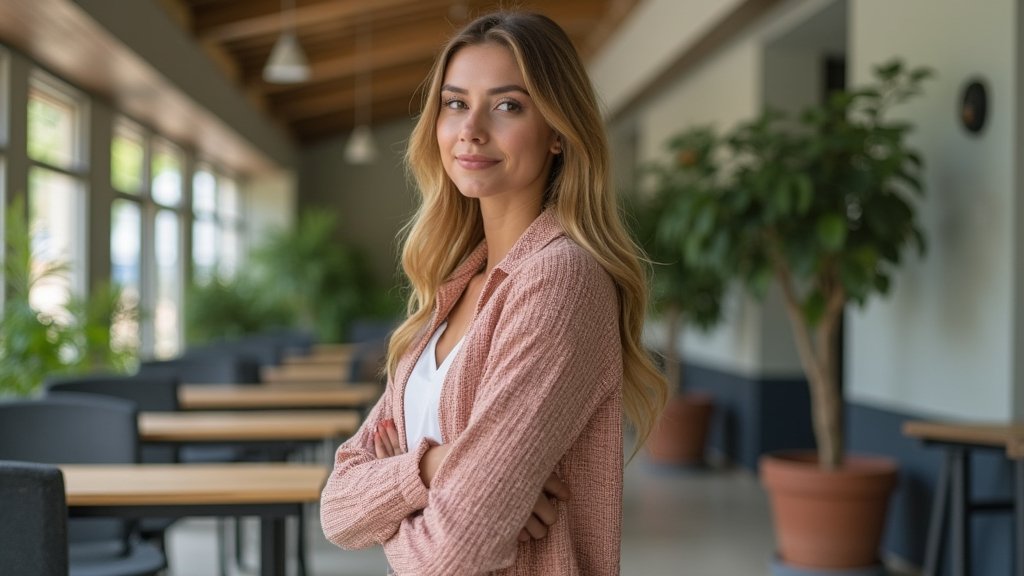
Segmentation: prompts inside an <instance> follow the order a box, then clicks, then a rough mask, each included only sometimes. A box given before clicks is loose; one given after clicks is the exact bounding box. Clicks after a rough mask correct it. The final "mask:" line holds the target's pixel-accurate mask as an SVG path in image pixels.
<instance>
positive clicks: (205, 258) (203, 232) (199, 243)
mask: <svg viewBox="0 0 1024 576" xmlns="http://www.w3.org/2000/svg"><path fill="white" fill-rule="evenodd" d="M216 269H217V223H216V222H214V221H213V220H210V219H202V220H196V221H195V222H193V223H192V273H193V276H194V277H195V280H196V282H198V283H205V282H207V281H209V280H210V279H212V278H213V272H214V270H216Z"/></svg>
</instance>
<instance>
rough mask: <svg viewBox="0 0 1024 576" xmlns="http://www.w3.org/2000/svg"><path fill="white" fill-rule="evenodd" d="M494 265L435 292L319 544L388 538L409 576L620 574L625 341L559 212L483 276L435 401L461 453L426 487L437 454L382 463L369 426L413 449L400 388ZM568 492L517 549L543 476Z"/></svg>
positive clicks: (337, 490) (394, 560)
mask: <svg viewBox="0 0 1024 576" xmlns="http://www.w3.org/2000/svg"><path fill="white" fill-rule="evenodd" d="M486 259H487V248H486V245H485V244H482V245H481V246H480V247H478V248H477V249H476V250H475V251H474V252H473V253H472V254H471V255H470V256H469V257H468V258H467V259H466V261H465V262H463V263H462V264H461V265H460V266H459V267H458V268H457V269H456V271H455V272H454V273H453V274H452V276H451V278H450V279H449V280H448V281H447V282H446V283H445V284H444V285H443V286H442V287H441V288H440V290H439V293H438V296H437V303H436V307H435V310H434V314H433V316H432V318H431V321H430V323H429V326H428V327H427V328H426V330H425V331H424V332H423V333H422V335H421V337H420V338H419V340H418V341H417V343H416V344H415V345H414V346H411V347H410V350H409V352H408V353H407V354H405V355H404V356H403V357H402V358H401V359H400V361H399V363H398V366H397V370H396V373H395V378H394V379H393V380H392V381H389V382H388V386H387V389H386V390H385V393H384V395H383V396H382V398H381V400H380V401H379V402H378V403H377V405H376V406H375V407H374V409H373V410H372V411H371V412H370V414H369V415H368V417H367V419H366V422H364V424H363V426H362V427H361V428H360V430H359V431H358V432H357V434H356V435H355V436H353V437H352V438H351V439H349V440H348V441H347V442H345V443H344V444H343V445H342V446H341V447H340V448H339V449H338V451H337V453H336V457H335V464H334V470H333V472H332V474H331V475H330V477H329V478H328V481H327V484H326V486H325V488H324V491H323V495H322V497H321V524H322V526H323V530H324V534H325V535H326V536H327V538H328V539H329V540H330V541H332V542H334V543H335V544H337V545H339V546H342V547H345V548H361V547H367V546H372V545H375V544H383V545H384V551H385V553H386V554H387V557H388V561H389V563H390V565H391V567H392V568H393V569H394V571H395V573H396V574H398V575H399V576H432V575H437V576H458V575H463V574H466V575H470V574H487V573H496V574H502V575H505V574H515V575H531V576H536V575H543V576H560V575H586V576H601V575H607V574H618V570H619V546H620V534H621V521H622V430H621V425H622V344H621V340H620V336H619V322H618V318H619V314H618V298H617V292H616V289H615V286H614V284H613V282H612V280H611V278H610V277H609V276H608V274H607V273H606V272H605V271H604V270H603V269H602V268H601V266H600V265H599V264H598V263H597V261H596V260H595V259H594V258H593V257H592V256H590V254H589V253H587V252H586V251H585V250H583V249H582V248H581V247H579V246H577V245H576V244H575V243H574V242H572V241H571V240H570V239H569V238H567V237H566V236H565V234H564V232H563V231H562V230H561V228H560V226H559V225H558V224H557V222H556V220H555V218H554V217H553V215H552V214H551V213H550V212H544V213H543V214H541V216H540V217H538V218H537V220H535V221H534V222H533V224H531V226H530V227H529V228H528V229H527V230H526V232H524V234H523V236H522V237H520V239H519V240H518V242H516V244H515V245H514V246H513V247H512V249H511V251H510V252H509V253H508V254H507V255H506V257H505V258H504V260H502V262H501V263H499V265H498V266H496V267H495V268H494V270H493V271H492V272H491V273H490V275H489V276H488V278H487V279H486V281H485V284H484V287H483V290H482V292H481V295H480V299H479V301H478V302H477V306H476V315H475V317H474V319H473V321H472V323H471V325H470V326H469V329H468V330H467V332H466V335H465V337H464V340H463V343H462V350H461V353H460V354H459V356H458V358H456V360H455V362H454V363H453V365H452V366H451V369H450V371H449V372H448V376H447V378H446V380H445V382H444V386H443V389H442V392H441V410H440V418H441V432H442V434H443V436H444V438H445V440H446V443H447V444H448V445H449V446H450V447H451V449H450V451H449V453H448V456H447V457H446V458H445V460H444V462H443V463H442V464H441V467H440V468H439V469H438V471H437V474H436V476H435V478H434V479H433V482H432V486H431V488H430V489H429V490H428V489H427V488H426V487H425V486H424V485H423V483H422V482H421V480H420V477H419V461H420V458H421V456H422V455H423V453H424V452H425V451H426V450H427V448H428V447H429V445H428V444H427V442H426V441H424V442H421V443H420V444H419V445H418V446H412V447H408V446H403V448H405V449H407V450H408V451H407V452H406V453H405V454H402V455H398V456H394V457H391V458H386V459H382V460H377V459H375V458H374V452H373V430H374V429H375V426H376V423H377V422H379V421H380V420H383V419H387V418H393V419H394V420H395V424H396V425H397V427H398V430H399V432H400V434H399V437H400V438H401V439H402V441H403V442H404V439H405V433H404V423H403V413H402V398H403V391H404V386H405V383H406V381H407V379H408V377H409V373H410V371H411V370H412V367H413V365H414V364H415V362H416V360H417V358H418V357H419V355H420V354H421V353H422V351H423V349H424V348H425V347H426V344H427V341H428V340H429V338H430V336H431V335H432V334H433V333H434V331H435V330H436V329H437V327H438V326H439V325H440V324H441V322H443V321H444V320H445V319H446V318H447V316H448V313H449V312H450V311H451V309H452V307H453V306H454V305H455V303H456V301H457V300H458V299H459V297H460V296H461V294H462V293H463V291H464V290H465V288H466V286H467V284H468V283H469V280H470V278H472V276H473V275H474V274H475V273H476V272H477V271H478V270H480V269H481V267H482V266H483V264H484V263H485V262H486ZM552 471H554V472H555V473H557V475H558V476H559V477H560V478H562V479H563V480H564V481H565V482H566V484H568V485H569V488H570V491H571V492H572V499H571V500H570V501H569V502H559V503H558V504H557V507H558V520H557V522H556V523H555V524H554V525H553V526H552V527H551V529H550V531H549V532H548V535H547V536H546V537H545V538H543V539H540V540H532V539H531V540H530V541H528V542H524V543H520V542H518V540H517V535H518V533H519V531H520V529H521V528H522V527H523V526H524V525H525V523H526V520H527V518H528V517H529V515H530V513H531V510H532V509H533V506H534V504H535V502H536V499H537V496H538V495H539V494H540V491H541V487H542V486H543V484H544V481H545V480H546V479H547V477H548V475H549V474H550V473H551V472H552Z"/></svg>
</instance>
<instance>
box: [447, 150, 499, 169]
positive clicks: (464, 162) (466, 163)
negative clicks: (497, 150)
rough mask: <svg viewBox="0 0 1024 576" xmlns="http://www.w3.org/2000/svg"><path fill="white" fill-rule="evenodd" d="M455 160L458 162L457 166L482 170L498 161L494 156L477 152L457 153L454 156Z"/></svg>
mask: <svg viewBox="0 0 1024 576" xmlns="http://www.w3.org/2000/svg"><path fill="white" fill-rule="evenodd" d="M455 161H456V162H458V163H459V166H461V167H463V168H465V169H466V170H483V169H485V168H490V167H491V166H494V165H495V164H497V163H498V162H499V161H498V160H495V159H494V158H490V157H487V156H481V155H479V154H459V155H458V156H456V157H455Z"/></svg>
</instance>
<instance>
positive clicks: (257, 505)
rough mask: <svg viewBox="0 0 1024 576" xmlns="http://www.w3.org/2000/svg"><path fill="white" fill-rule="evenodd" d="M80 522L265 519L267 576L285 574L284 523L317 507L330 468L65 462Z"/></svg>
mask: <svg viewBox="0 0 1024 576" xmlns="http://www.w3.org/2000/svg"><path fill="white" fill-rule="evenodd" d="M60 469H61V472H63V473H64V489H65V492H66V493H67V504H68V514H69V515H70V516H73V517H121V518H144V517H167V518H182V517H186V516H259V517H260V574H261V575H262V576H278V575H281V574H284V573H285V546H284V519H285V518H286V517H287V516H298V515H299V514H300V513H301V510H302V506H303V504H306V503H309V502H317V501H319V499H320V491H321V489H322V488H323V485H324V483H325V482H326V479H327V475H328V473H329V470H327V469H326V468H325V467H323V466H308V465H295V464H218V465H198V464H97V465H70V464H67V465H61V466H60Z"/></svg>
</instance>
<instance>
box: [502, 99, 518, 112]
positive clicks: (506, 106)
mask: <svg viewBox="0 0 1024 576" xmlns="http://www.w3.org/2000/svg"><path fill="white" fill-rule="evenodd" d="M522 109H523V106H522V105H521V104H520V103H519V102H515V101H513V100H505V101H504V102H501V103H500V104H498V110H501V111H502V112H519V111H520V110H522Z"/></svg>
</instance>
